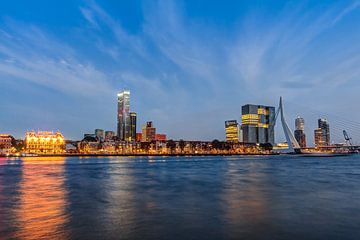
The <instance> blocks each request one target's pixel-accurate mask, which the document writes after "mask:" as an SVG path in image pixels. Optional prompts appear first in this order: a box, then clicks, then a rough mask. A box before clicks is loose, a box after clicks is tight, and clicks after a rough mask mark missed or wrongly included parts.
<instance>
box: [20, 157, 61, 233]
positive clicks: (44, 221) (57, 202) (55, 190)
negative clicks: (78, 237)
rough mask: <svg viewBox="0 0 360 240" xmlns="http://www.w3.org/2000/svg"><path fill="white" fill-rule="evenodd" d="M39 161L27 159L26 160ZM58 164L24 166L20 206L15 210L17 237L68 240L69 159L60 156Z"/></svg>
mask: <svg viewBox="0 0 360 240" xmlns="http://www.w3.org/2000/svg"><path fill="white" fill-rule="evenodd" d="M34 160H35V161H36V160H38V159H32V158H27V159H26V160H25V161H26V162H27V161H29V162H31V161H34ZM51 160H53V161H57V164H56V165H42V166H38V165H35V164H26V162H25V163H24V164H23V166H22V176H21V181H20V187H19V198H20V201H19V205H18V208H16V209H15V212H14V214H15V219H16V221H17V227H18V231H17V232H16V234H15V237H16V238H21V239H55V238H66V231H64V224H65V223H66V218H67V217H66V212H65V207H66V199H65V198H66V196H67V193H66V189H65V186H64V180H65V179H64V161H65V158H63V157H57V158H52V159H51Z"/></svg>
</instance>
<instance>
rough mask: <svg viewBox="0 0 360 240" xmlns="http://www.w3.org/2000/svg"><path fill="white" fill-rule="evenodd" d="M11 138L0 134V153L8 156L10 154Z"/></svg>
mask: <svg viewBox="0 0 360 240" xmlns="http://www.w3.org/2000/svg"><path fill="white" fill-rule="evenodd" d="M11 141H12V137H11V135H8V134H0V153H1V154H8V153H10V152H11V147H12V144H11Z"/></svg>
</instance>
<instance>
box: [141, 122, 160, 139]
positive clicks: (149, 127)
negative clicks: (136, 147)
mask: <svg viewBox="0 0 360 240" xmlns="http://www.w3.org/2000/svg"><path fill="white" fill-rule="evenodd" d="M141 137H142V139H141V141H142V142H152V141H155V140H156V128H155V127H154V125H153V122H147V123H146V124H145V125H144V126H143V127H142V136H141Z"/></svg>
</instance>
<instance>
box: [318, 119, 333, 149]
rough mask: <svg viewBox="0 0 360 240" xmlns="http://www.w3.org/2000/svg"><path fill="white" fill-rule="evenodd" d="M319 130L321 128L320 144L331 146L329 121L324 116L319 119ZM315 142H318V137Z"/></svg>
mask: <svg viewBox="0 0 360 240" xmlns="http://www.w3.org/2000/svg"><path fill="white" fill-rule="evenodd" d="M317 130H321V140H320V141H319V144H320V145H319V146H329V145H330V125H329V122H328V121H327V120H326V119H324V118H320V119H318V129H317ZM315 131H316V130H315ZM318 134H319V133H318ZM315 143H316V137H315Z"/></svg>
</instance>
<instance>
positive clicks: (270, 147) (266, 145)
mask: <svg viewBox="0 0 360 240" xmlns="http://www.w3.org/2000/svg"><path fill="white" fill-rule="evenodd" d="M259 147H260V149H262V150H265V151H271V150H273V145H272V144H271V143H260V145H259Z"/></svg>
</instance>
